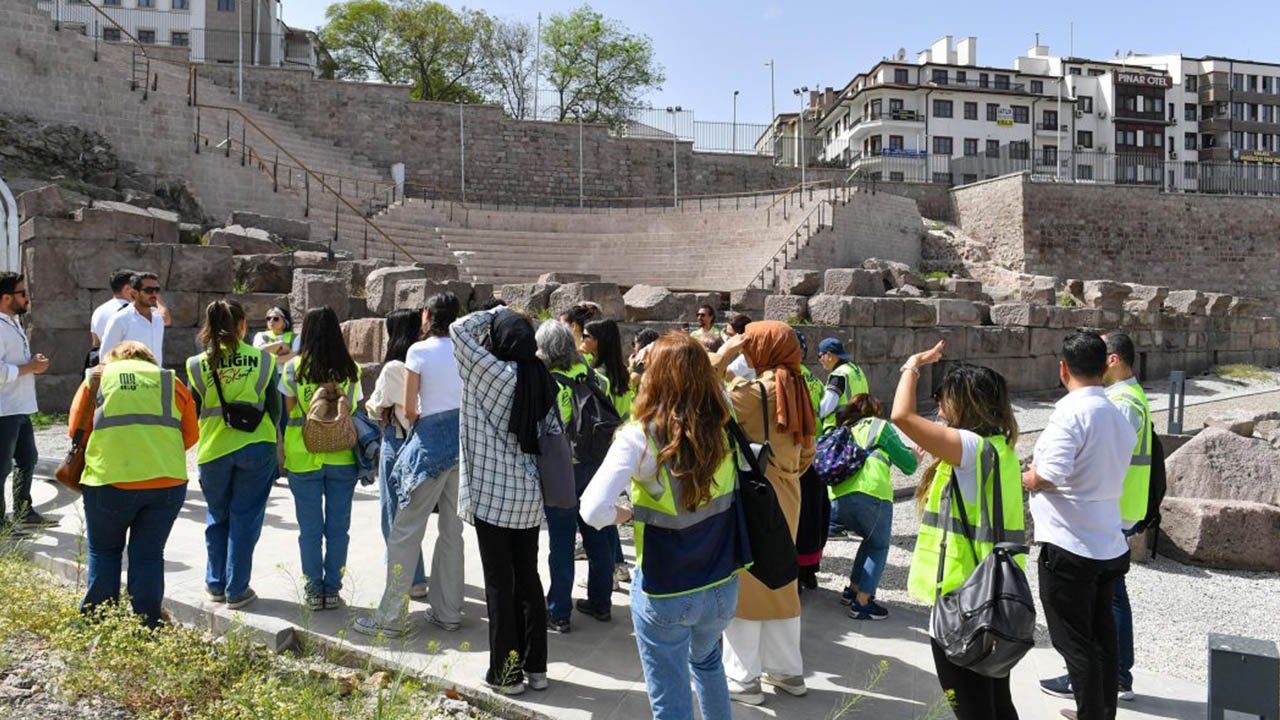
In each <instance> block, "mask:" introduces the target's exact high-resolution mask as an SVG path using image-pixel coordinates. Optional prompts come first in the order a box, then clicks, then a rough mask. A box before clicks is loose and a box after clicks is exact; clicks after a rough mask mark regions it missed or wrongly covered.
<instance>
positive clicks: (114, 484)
mask: <svg viewBox="0 0 1280 720" xmlns="http://www.w3.org/2000/svg"><path fill="white" fill-rule="evenodd" d="M103 361H104V363H105V364H104V365H100V366H99V367H98V369H97V370H96V371H90V372H100V373H101V375H100V377H99V384H98V392H97V394H96V395H94V394H92V393H91V392H90V387H91V386H90V381H88V380H86V382H85V383H84V384H83V385H81V386H80V391H79V392H78V393H77V394H76V398H75V401H74V402H73V403H72V405H71V427H70V428H69V429H68V434H69V435H70V436H71V437H72V438H76V437H77V434H79V437H83V436H84V434H86V433H87V434H88V435H89V443H88V445H87V446H86V447H85V453H84V475H83V476H82V478H81V483H82V484H83V489H84V520H85V531H86V535H87V536H88V542H89V582H88V587H87V588H86V590H85V595H84V600H83V601H81V603H80V609H81V611H83V612H88V611H91V610H92V609H93V608H94V607H96V606H98V605H101V604H103V603H106V602H114V601H116V600H119V599H120V567H121V564H122V562H121V561H122V559H123V558H122V556H123V555H124V552H125V549H126V548H127V549H128V552H129V581H128V588H129V600H130V602H131V603H132V606H133V611H134V612H136V613H138V614H139V615H142V616H143V619H144V622H145V623H146V624H147V625H148V626H151V627H154V626H156V625H158V624H159V623H160V618H161V610H160V601H161V600H162V599H163V598H164V546H165V543H166V542H167V541H168V539H169V531H170V530H172V529H173V523H174V521H175V520H177V519H178V512H179V511H181V510H182V503H183V501H184V500H185V499H186V497H187V456H186V450H187V449H188V448H190V447H191V446H192V445H195V444H196V438H197V437H198V436H199V432H200V431H199V428H198V427H197V425H196V410H195V403H194V402H192V400H191V393H190V392H188V390H187V386H185V385H183V384H182V381H180V380H178V379H177V378H176V377H174V372H173V371H172V370H162V369H160V368H158V367H156V358H155V356H154V355H152V354H151V351H150V350H148V349H147V347H146V346H145V345H143V344H142V343H139V342H133V341H125V342H122V343H120V344H118V345H116V346H115V347H114V348H112V349H111V350H110V351H109V352H108V353H107V354H106V356H105V357H104V358H103ZM88 403H94V404H95V406H96V409H95V411H94V412H93V413H88V412H86V410H88V407H86V406H87V405H88ZM90 418H92V419H90ZM126 537H127V541H126Z"/></svg>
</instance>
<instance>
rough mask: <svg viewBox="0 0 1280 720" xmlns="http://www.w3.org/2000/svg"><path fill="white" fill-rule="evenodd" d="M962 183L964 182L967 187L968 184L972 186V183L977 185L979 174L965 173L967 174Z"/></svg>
mask: <svg viewBox="0 0 1280 720" xmlns="http://www.w3.org/2000/svg"><path fill="white" fill-rule="evenodd" d="M962 182H964V184H965V185H968V184H970V183H976V182H978V174H977V173H965V174H964V180H963V181H962Z"/></svg>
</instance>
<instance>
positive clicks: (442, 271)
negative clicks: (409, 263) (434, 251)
mask: <svg viewBox="0 0 1280 720" xmlns="http://www.w3.org/2000/svg"><path fill="white" fill-rule="evenodd" d="M413 266H414V267H416V268H418V269H420V270H422V272H423V277H425V278H426V279H428V280H435V281H436V282H443V281H445V280H457V279H458V266H457V265H451V264H449V263H427V262H417V263H414V264H413Z"/></svg>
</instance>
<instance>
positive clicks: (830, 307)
mask: <svg viewBox="0 0 1280 720" xmlns="http://www.w3.org/2000/svg"><path fill="white" fill-rule="evenodd" d="M875 313H876V306H875V301H874V300H873V299H871V298H861V297H850V296H848V295H825V294H824V295H814V296H813V297H811V298H809V318H810V319H811V320H812V321H813V324H815V325H844V326H861V327H870V326H872V325H874V324H875V320H876V314H875Z"/></svg>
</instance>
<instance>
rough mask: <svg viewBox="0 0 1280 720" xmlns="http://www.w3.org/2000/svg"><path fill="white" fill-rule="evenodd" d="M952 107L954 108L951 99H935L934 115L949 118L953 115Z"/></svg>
mask: <svg viewBox="0 0 1280 720" xmlns="http://www.w3.org/2000/svg"><path fill="white" fill-rule="evenodd" d="M951 109H952V108H951V101H950V100H934V101H933V116H934V117H940V118H949V117H952V115H951Z"/></svg>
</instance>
